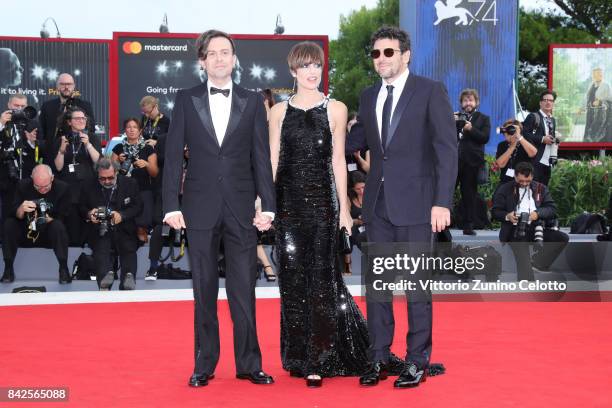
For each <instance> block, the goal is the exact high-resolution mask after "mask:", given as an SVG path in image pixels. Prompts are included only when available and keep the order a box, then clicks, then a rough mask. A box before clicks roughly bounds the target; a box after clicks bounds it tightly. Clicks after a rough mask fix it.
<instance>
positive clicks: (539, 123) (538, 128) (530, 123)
mask: <svg viewBox="0 0 612 408" xmlns="http://www.w3.org/2000/svg"><path fill="white" fill-rule="evenodd" d="M536 116H537V117H536ZM556 128H557V121H556V120H555V118H554V117H553V118H552V129H551V131H550V132H549V134H550V135H551V136H554V135H555V129H556ZM545 135H546V124H545V123H544V116H542V113H541V112H539V111H538V112H532V113H530V114H529V115H527V117H526V118H525V121H524V122H523V136H524V137H526V138H527V139H528V140H529V141H530V142H531V144H533V145H534V146H535V148H536V149H538V153H537V154H536V156H535V157H534V158H533V162H534V163H539V162H540V159H541V158H542V155H543V154H544V149H546V146H547V145H546V144H545V143H542V138H543V137H544V136H545Z"/></svg>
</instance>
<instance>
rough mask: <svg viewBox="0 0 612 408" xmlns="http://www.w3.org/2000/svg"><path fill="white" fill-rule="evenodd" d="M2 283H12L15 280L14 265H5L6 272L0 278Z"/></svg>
mask: <svg viewBox="0 0 612 408" xmlns="http://www.w3.org/2000/svg"><path fill="white" fill-rule="evenodd" d="M0 281H1V282H2V283H11V282H14V281H15V271H14V270H13V267H12V266H5V267H4V273H3V274H2V279H0Z"/></svg>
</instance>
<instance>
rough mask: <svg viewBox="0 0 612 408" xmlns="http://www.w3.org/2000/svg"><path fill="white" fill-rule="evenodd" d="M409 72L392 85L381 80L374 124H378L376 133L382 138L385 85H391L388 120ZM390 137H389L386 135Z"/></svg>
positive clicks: (405, 72) (385, 96) (406, 71)
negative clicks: (391, 97) (391, 99)
mask: <svg viewBox="0 0 612 408" xmlns="http://www.w3.org/2000/svg"><path fill="white" fill-rule="evenodd" d="M408 74H409V70H408V68H406V70H405V71H404V72H403V73H402V74H401V75H400V76H399V77H397V78H396V79H395V81H393V82H392V83H387V82H386V81H384V80H383V83H382V86H381V87H380V90H379V91H378V98H377V99H376V122H377V123H378V132H379V134H380V136H381V137H382V113H383V106H384V105H385V100H386V99H387V85H393V103H392V105H391V116H389V120H391V118H393V112H395V107H396V106H397V102H398V101H399V98H400V96H401V95H402V91H403V90H404V86H405V85H406V81H407V80H408ZM388 136H391V135H388Z"/></svg>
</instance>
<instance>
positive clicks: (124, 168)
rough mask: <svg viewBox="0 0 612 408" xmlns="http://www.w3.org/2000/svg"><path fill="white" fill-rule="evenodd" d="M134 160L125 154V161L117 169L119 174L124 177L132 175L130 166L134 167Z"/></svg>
mask: <svg viewBox="0 0 612 408" xmlns="http://www.w3.org/2000/svg"><path fill="white" fill-rule="evenodd" d="M134 161H135V158H134V157H133V156H131V155H128V154H126V155H125V160H124V161H122V162H121V164H120V167H119V173H120V174H122V175H124V176H126V175H128V174H130V173H132V166H133V165H134Z"/></svg>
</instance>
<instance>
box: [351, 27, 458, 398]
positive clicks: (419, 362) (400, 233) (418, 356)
mask: <svg viewBox="0 0 612 408" xmlns="http://www.w3.org/2000/svg"><path fill="white" fill-rule="evenodd" d="M370 45H371V49H372V50H371V57H372V59H373V62H374V68H375V69H376V72H378V74H379V75H380V77H381V79H382V81H381V82H379V83H377V84H376V85H374V86H372V87H370V88H367V89H366V90H365V91H363V93H362V94H361V99H360V104H359V118H360V120H359V122H358V125H355V126H354V127H353V129H352V130H351V133H352V134H351V136H350V137H348V138H347V153H352V152H354V151H357V150H363V149H370V152H371V153H370V154H371V156H370V157H371V165H370V172H369V174H368V181H367V183H366V189H365V194H364V203H363V220H364V222H365V224H366V231H367V236H368V241H369V242H376V243H385V242H419V243H429V242H430V241H431V239H432V232H440V231H442V230H444V229H445V228H446V227H447V226H448V225H450V208H451V204H452V200H453V191H454V187H455V180H456V178H457V138H456V131H455V122H454V120H453V111H452V108H451V105H450V102H449V99H448V95H447V93H446V90H445V88H444V86H443V85H442V84H441V83H439V82H435V81H432V80H430V79H427V78H424V77H420V76H417V75H415V74H412V73H410V74H409V72H408V63H409V61H410V39H409V37H408V34H407V33H406V32H405V31H403V30H400V29H399V28H395V27H382V28H380V29H379V30H378V31H376V32H375V33H374V34H373V35H372V37H371V40H370ZM367 314H368V330H369V333H370V341H371V346H370V359H371V360H372V362H373V364H372V368H371V370H370V371H369V372H368V373H366V374H365V375H363V376H362V377H361V378H360V383H361V384H362V385H376V384H377V383H378V381H379V379H384V378H385V377H386V364H387V363H388V361H389V356H390V347H391V343H392V342H393V331H394V329H395V324H394V320H393V305H392V302H379V301H371V300H369V299H368V302H367ZM408 322H409V326H410V329H409V332H408V351H407V356H406V360H407V364H406V365H405V368H404V370H403V371H402V373H401V375H400V376H399V378H398V379H397V380H396V381H395V384H394V386H395V387H398V388H405V387H414V386H416V385H418V384H419V383H420V382H421V381H422V380H423V379H424V377H425V372H426V371H425V370H427V369H428V366H429V358H430V355H431V332H432V305H431V301H428V300H417V301H411V302H410V304H409V307H408Z"/></svg>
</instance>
